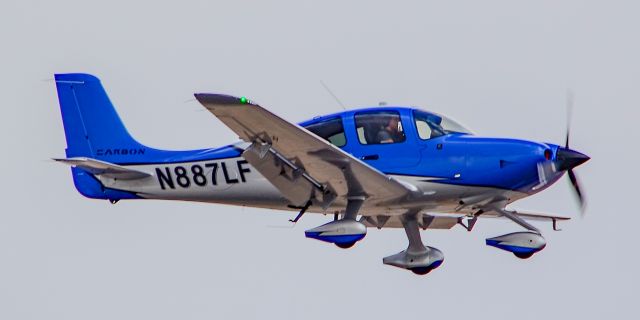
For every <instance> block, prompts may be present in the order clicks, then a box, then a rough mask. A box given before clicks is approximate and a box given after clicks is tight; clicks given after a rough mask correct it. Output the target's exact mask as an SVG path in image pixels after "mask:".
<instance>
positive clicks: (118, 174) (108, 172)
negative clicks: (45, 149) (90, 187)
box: [53, 157, 151, 180]
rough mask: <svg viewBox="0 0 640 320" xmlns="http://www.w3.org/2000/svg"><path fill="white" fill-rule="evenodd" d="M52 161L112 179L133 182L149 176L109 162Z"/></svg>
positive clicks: (78, 159) (83, 160)
mask: <svg viewBox="0 0 640 320" xmlns="http://www.w3.org/2000/svg"><path fill="white" fill-rule="evenodd" d="M53 160H55V161H58V162H62V163H64V164H68V165H70V166H74V167H77V168H81V169H83V170H86V171H88V172H90V173H92V174H95V175H99V176H103V177H107V178H112V179H121V180H134V179H142V178H146V177H150V176H151V175H150V174H148V173H146V172H142V171H138V170H133V169H129V168H126V167H123V166H120V165H117V164H113V163H110V162H105V161H100V160H96V159H91V158H85V157H76V158H68V159H53Z"/></svg>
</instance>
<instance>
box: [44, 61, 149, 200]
mask: <svg viewBox="0 0 640 320" xmlns="http://www.w3.org/2000/svg"><path fill="white" fill-rule="evenodd" d="M55 79H56V87H57V89H58V100H59V101H60V111H61V112H62V122H63V124H64V133H65V136H66V138H67V152H66V153H67V158H75V157H87V158H93V159H99V160H104V161H110V162H113V163H124V162H140V161H143V158H144V155H145V152H146V151H147V149H148V148H147V147H145V146H144V145H142V144H140V143H139V142H137V141H136V140H135V139H134V138H133V137H131V135H130V134H129V132H127V129H126V128H125V127H124V125H123V124H122V121H121V120H120V117H119V116H118V114H117V113H116V110H115V109H114V108H113V105H112V104H111V101H109V97H108V96H107V93H106V92H105V91H104V88H103V87H102V84H101V83H100V80H99V79H98V78H96V77H94V76H92V75H89V74H81V73H71V74H56V75H55ZM149 151H152V150H149ZM72 174H73V182H74V184H75V186H76V189H77V190H78V191H79V192H80V193H81V194H82V195H84V196H86V197H89V198H94V199H109V200H111V201H117V200H120V199H135V198H138V196H137V195H135V194H133V193H130V192H125V191H118V190H112V189H108V188H105V187H104V186H103V185H102V184H101V183H100V182H99V181H98V180H97V179H96V178H95V177H94V176H93V175H92V174H91V173H90V172H88V171H86V170H84V169H82V168H79V167H75V168H72Z"/></svg>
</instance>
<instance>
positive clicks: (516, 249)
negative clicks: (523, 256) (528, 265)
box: [486, 239, 544, 253]
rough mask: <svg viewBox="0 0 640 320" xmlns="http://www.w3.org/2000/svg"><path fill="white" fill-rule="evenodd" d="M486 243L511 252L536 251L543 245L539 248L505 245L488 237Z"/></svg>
mask: <svg viewBox="0 0 640 320" xmlns="http://www.w3.org/2000/svg"><path fill="white" fill-rule="evenodd" d="M486 243H487V245H488V246H492V247H496V248H498V249H502V250H505V251H509V252H513V253H536V252H538V251H540V250H542V249H544V246H543V247H541V248H529V247H520V246H512V245H505V244H502V243H501V242H500V241H496V240H489V239H487V240H486Z"/></svg>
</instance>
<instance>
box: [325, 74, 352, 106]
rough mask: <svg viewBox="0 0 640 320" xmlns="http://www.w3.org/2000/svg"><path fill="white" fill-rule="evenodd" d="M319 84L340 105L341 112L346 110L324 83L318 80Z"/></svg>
mask: <svg viewBox="0 0 640 320" xmlns="http://www.w3.org/2000/svg"><path fill="white" fill-rule="evenodd" d="M320 84H321V85H322V86H323V87H324V89H325V90H327V92H328V93H329V94H330V95H331V96H332V97H333V99H334V100H336V102H337V103H338V104H339V105H340V107H342V110H347V108H345V107H344V104H343V103H342V101H340V99H338V97H337V96H336V95H335V94H333V92H332V91H331V89H329V87H328V86H327V85H326V84H325V83H324V81H322V80H320Z"/></svg>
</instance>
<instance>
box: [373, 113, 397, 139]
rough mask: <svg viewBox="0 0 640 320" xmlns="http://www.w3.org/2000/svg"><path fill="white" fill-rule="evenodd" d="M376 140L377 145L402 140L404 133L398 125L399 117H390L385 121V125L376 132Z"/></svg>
mask: <svg viewBox="0 0 640 320" xmlns="http://www.w3.org/2000/svg"><path fill="white" fill-rule="evenodd" d="M377 140H378V141H379V143H394V142H400V141H403V140H404V132H402V126H401V124H400V117H398V116H391V117H389V120H388V121H387V125H386V126H384V127H382V128H381V129H380V131H378V136H377Z"/></svg>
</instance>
